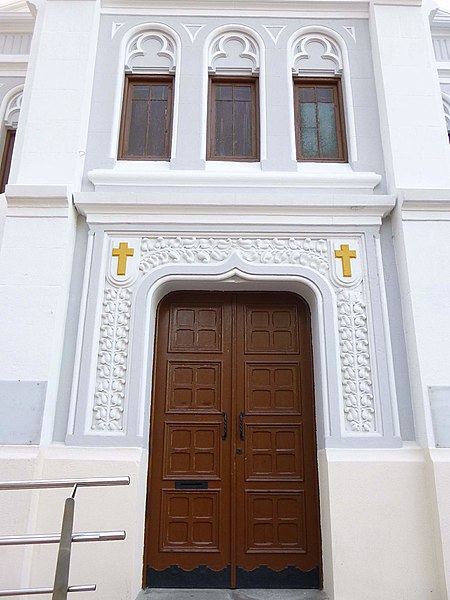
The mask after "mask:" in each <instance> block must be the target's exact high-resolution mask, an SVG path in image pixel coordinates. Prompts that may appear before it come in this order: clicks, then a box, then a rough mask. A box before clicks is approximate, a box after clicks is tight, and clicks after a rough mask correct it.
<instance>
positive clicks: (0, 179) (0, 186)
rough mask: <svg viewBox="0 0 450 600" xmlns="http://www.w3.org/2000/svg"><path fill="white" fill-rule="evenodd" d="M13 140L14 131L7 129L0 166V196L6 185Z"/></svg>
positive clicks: (14, 136)
mask: <svg viewBox="0 0 450 600" xmlns="http://www.w3.org/2000/svg"><path fill="white" fill-rule="evenodd" d="M15 139H16V130H15V129H7V130H6V136H5V144H4V146H3V154H2V162H1V165H0V194H3V192H4V191H5V187H6V184H7V183H8V179H9V172H10V170H11V160H12V155H13V151H14V141H15Z"/></svg>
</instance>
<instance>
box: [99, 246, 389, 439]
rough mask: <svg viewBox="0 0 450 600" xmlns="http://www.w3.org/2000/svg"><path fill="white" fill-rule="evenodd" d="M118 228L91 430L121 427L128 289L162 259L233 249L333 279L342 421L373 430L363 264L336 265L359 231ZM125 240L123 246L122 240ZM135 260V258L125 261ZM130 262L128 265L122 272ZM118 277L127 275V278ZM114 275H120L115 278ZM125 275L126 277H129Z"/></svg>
mask: <svg viewBox="0 0 450 600" xmlns="http://www.w3.org/2000/svg"><path fill="white" fill-rule="evenodd" d="M138 242H139V240H138V239H137V238H133V237H131V236H130V237H129V238H128V239H127V238H126V237H125V236H124V237H122V238H114V239H112V240H111V239H109V240H108V249H109V253H110V258H109V262H108V268H107V277H106V280H105V289H104V300H103V311H102V317H101V328H100V346H99V355H98V365H97V383H96V393H95V401H94V406H93V417H92V425H91V427H92V430H96V431H110V432H116V431H122V430H123V429H124V423H125V421H124V416H125V415H124V411H125V408H126V407H125V389H126V382H127V369H128V345H129V336H130V322H131V320H132V307H133V302H132V300H133V296H134V293H135V290H136V287H137V286H138V285H139V283H140V281H142V279H143V278H144V277H146V275H147V274H149V273H150V272H152V271H153V270H155V269H158V268H159V267H162V266H167V265H170V264H173V265H177V266H179V265H186V267H188V266H189V265H196V266H198V265H205V264H210V263H216V264H217V263H223V262H225V261H227V260H229V259H230V258H231V257H232V256H236V257H237V258H239V260H240V261H244V262H246V263H248V264H257V265H279V266H280V273H282V266H283V265H290V266H295V265H299V266H302V267H305V268H307V269H311V271H313V272H315V273H318V274H319V275H320V276H321V277H323V278H324V279H326V280H328V282H329V283H331V285H332V287H333V289H334V292H335V302H336V305H335V306H336V314H337V321H336V323H335V326H336V331H337V334H338V339H339V355H340V369H341V382H342V398H343V405H342V422H343V423H345V426H344V430H345V431H346V432H347V433H350V434H354V433H358V434H362V435H364V434H368V433H369V434H370V433H377V432H378V431H379V428H378V422H377V418H376V414H375V413H376V410H375V401H374V391H373V382H372V378H373V366H372V359H371V337H370V333H369V331H370V323H369V314H368V311H367V299H366V287H365V285H364V280H363V279H362V268H361V266H357V265H356V263H354V264H353V265H352V268H353V269H354V273H355V276H354V277H352V278H350V281H346V282H345V286H344V285H343V283H344V281H341V279H345V277H343V275H342V273H341V274H339V269H338V268H336V266H335V262H336V260H337V259H336V257H335V254H334V253H335V251H336V249H338V250H341V249H342V247H343V246H348V249H349V250H350V251H352V250H353V251H355V252H356V253H357V256H358V259H356V258H355V259H354V260H358V262H359V263H360V262H361V260H362V258H361V255H360V253H361V250H362V249H361V239H360V238H359V237H358V236H353V237H349V238H339V239H335V238H331V239H324V238H321V237H302V238H298V237H295V238H294V237H277V238H232V237H214V238H212V237H209V238H200V237H182V236H179V237H151V236H148V237H143V238H141V239H140V249H139V248H138ZM120 244H123V245H122V251H123V252H125V251H129V250H130V249H133V250H134V253H133V256H132V257H129V258H128V259H127V260H129V261H130V262H129V263H127V264H128V266H127V273H126V275H122V276H121V275H117V261H118V257H115V256H113V255H112V252H113V250H114V248H116V249H117V252H118V249H119V245H120ZM125 245H126V246H125ZM131 261H134V262H131ZM128 268H129V269H130V273H128ZM120 277H130V279H129V280H124V279H120ZM118 278H119V279H118ZM127 281H128V283H127Z"/></svg>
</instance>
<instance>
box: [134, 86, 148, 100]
mask: <svg viewBox="0 0 450 600" xmlns="http://www.w3.org/2000/svg"><path fill="white" fill-rule="evenodd" d="M149 95H150V86H149V85H133V100H147V98H148V97H149Z"/></svg>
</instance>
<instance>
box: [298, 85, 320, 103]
mask: <svg viewBox="0 0 450 600" xmlns="http://www.w3.org/2000/svg"><path fill="white" fill-rule="evenodd" d="M300 101H301V102H315V101H316V91H315V88H305V87H301V88H300Z"/></svg>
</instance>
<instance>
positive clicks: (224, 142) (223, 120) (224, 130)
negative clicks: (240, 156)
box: [215, 101, 233, 156]
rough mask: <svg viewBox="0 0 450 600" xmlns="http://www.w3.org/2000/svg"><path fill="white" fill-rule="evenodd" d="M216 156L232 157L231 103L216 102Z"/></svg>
mask: <svg viewBox="0 0 450 600" xmlns="http://www.w3.org/2000/svg"><path fill="white" fill-rule="evenodd" d="M215 154H216V156H233V103H232V102H222V101H219V102H216V123H215Z"/></svg>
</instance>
